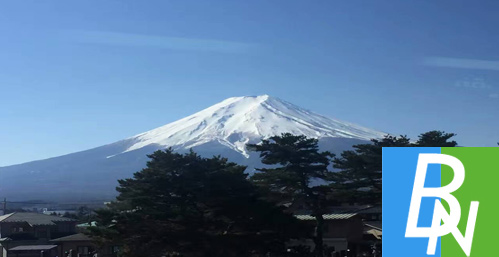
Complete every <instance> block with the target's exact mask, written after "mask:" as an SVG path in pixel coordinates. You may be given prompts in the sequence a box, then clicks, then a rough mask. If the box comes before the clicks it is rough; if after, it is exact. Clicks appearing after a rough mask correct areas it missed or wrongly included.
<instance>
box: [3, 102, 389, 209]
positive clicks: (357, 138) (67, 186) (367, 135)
mask: <svg viewBox="0 0 499 257" xmlns="http://www.w3.org/2000/svg"><path fill="white" fill-rule="evenodd" d="M285 132H289V133H292V134H303V135H305V136H307V137H314V138H318V139H319V145H320V147H321V149H322V150H328V151H331V152H333V153H337V154H338V153H341V151H343V150H349V149H351V146H352V145H354V144H359V143H366V142H369V141H368V140H369V139H371V138H380V137H382V136H383V135H385V133H383V132H379V131H376V130H372V129H368V128H365V127H362V126H359V125H356V124H352V123H349V122H345V121H340V120H337V119H332V118H328V117H325V116H322V115H320V114H316V113H314V112H311V111H309V110H306V109H303V108H301V107H298V106H296V105H293V104H291V103H288V102H286V101H283V100H280V99H278V98H273V97H270V96H268V95H262V96H246V97H232V98H228V99H226V100H224V101H222V102H219V103H217V104H215V105H212V106H210V107H208V108H206V109H204V110H201V111H199V112H196V113H194V114H192V115H189V116H187V117H185V118H182V119H179V120H177V121H174V122H171V123H168V124H166V125H164V126H161V127H158V128H155V129H152V130H149V131H146V132H143V133H140V134H137V135H135V136H132V137H128V138H125V139H123V140H119V141H117V142H114V143H111V144H106V145H103V146H99V147H95V148H92V149H88V150H84V151H79V152H75V153H70V154H66V155H62V156H57V157H52V158H48V159H44V160H36V161H32V162H27V163H21V164H16V165H11V166H6V167H0V195H2V196H4V197H9V199H20V200H27V199H42V200H54V199H60V198H64V199H66V198H67V199H66V200H84V199H96V198H99V199H100V198H102V197H105V198H108V199H112V198H113V197H114V196H115V195H116V192H115V190H114V188H115V186H117V180H118V179H123V178H126V177H130V176H132V174H133V172H136V171H138V170H140V169H142V168H143V167H144V166H145V164H146V162H147V160H148V158H147V154H150V153H152V152H154V151H156V150H161V149H165V148H168V147H172V148H173V149H174V150H175V151H178V152H187V151H189V149H191V148H192V149H193V150H194V151H196V152H198V153H199V154H201V155H202V156H205V157H211V156H213V155H222V156H224V157H227V158H229V160H230V161H234V162H237V163H239V164H242V165H246V166H248V167H249V169H250V170H248V172H250V173H251V169H254V167H257V166H258V165H260V159H259V156H258V155H257V154H256V153H252V152H248V151H247V150H246V148H245V146H246V144H247V143H257V142H259V141H261V140H262V139H263V138H268V137H270V136H273V135H280V134H281V133H285ZM35 196H36V197H35Z"/></svg>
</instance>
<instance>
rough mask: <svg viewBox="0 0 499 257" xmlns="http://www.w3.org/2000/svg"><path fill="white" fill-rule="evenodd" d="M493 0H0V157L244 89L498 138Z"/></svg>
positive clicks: (415, 130)
mask: <svg viewBox="0 0 499 257" xmlns="http://www.w3.org/2000/svg"><path fill="white" fill-rule="evenodd" d="M497 10H499V2H498V1H480V3H478V2H474V1H459V0H458V1H456V0H452V1H450V0H443V1H383V0H378V1H319V0H318V1H290V0H282V1H278V0H274V1H268V0H252V1H233V0H227V1H225V0H217V1H186V0H178V1H166V0H161V1H131V0H129V1H127V0H119V1H112V0H106V1H99V0H96V1H92V0H86V1H38V0H36V1H35V0H33V1H28V0H23V1H7V2H4V3H3V4H2V7H1V9H0V33H1V34H0V35H1V38H0V166H3V165H10V164H15V163H21V162H26V161H30V160H35V159H43V158H47V157H52V156H58V155H62V154H66V153H70V152H75V151H79V150H85V149H88V148H91V147H96V146H100V145H103V144H107V143H111V142H114V141H117V140H120V139H123V138H126V137H129V136H132V135H135V134H138V133H140V132H144V131H146V130H149V129H152V128H155V127H158V126H161V125H164V124H167V123H169V122H172V121H174V120H177V119H179V118H182V117H184V116H186V115H189V114H192V113H194V112H196V111H198V110H201V109H203V108H205V107H208V106H210V105H212V104H214V103H217V102H219V101H221V100H223V99H225V98H228V97H232V96H242V95H261V94H269V95H272V96H275V97H279V98H281V99H284V100H287V101H289V102H292V103H294V104H297V105H299V106H301V107H304V108H307V109H310V110H312V111H315V112H318V113H320V114H323V115H326V116H330V117H335V118H339V119H343V120H347V121H350V122H354V123H358V124H360V125H364V126H366V127H370V128H374V129H378V130H382V131H386V132H390V133H394V134H407V135H409V136H411V137H416V136H417V135H418V134H419V133H422V132H425V131H428V130H433V129H439V130H445V131H449V132H455V133H457V134H458V137H457V140H458V142H459V143H460V144H461V145H467V146H495V142H497V141H499V129H498V128H499V119H498V116H497V114H498V110H499V48H498V47H497V46H498V45H499V34H498V33H497V28H498V27H499V16H498V15H497Z"/></svg>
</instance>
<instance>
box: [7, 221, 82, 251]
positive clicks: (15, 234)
mask: <svg viewBox="0 0 499 257" xmlns="http://www.w3.org/2000/svg"><path fill="white" fill-rule="evenodd" d="M76 223H77V221H76V220H73V219H69V218H64V217H59V216H52V215H45V214H40V213H31V212H14V213H10V214H6V215H3V216H0V257H10V256H19V257H21V256H22V257H30V256H36V257H40V256H55V255H51V252H52V251H53V250H54V249H53V246H54V244H52V243H50V240H51V239H53V238H57V237H61V236H66V235H71V234H74V233H76V228H75V226H76ZM47 247H48V248H47ZM55 247H57V246H55ZM42 251H43V255H42Z"/></svg>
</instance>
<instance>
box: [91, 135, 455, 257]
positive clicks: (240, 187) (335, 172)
mask: <svg viewBox="0 0 499 257" xmlns="http://www.w3.org/2000/svg"><path fill="white" fill-rule="evenodd" d="M453 136H454V134H452V133H444V132H441V131H431V132H427V133H424V134H422V135H420V136H419V139H418V140H417V141H416V142H411V140H410V139H409V138H407V137H406V136H400V137H393V136H386V137H385V138H383V139H381V140H372V143H371V144H361V145H356V146H354V149H353V150H351V151H345V152H343V153H342V154H341V156H337V157H336V156H334V155H333V154H332V153H330V152H321V151H320V150H319V148H318V141H317V139H312V138H306V137H305V136H296V135H291V134H283V135H281V136H275V137H272V138H269V139H267V140H263V141H262V142H261V143H260V144H250V145H248V149H250V150H252V151H256V152H258V153H259V154H260V157H261V160H262V163H263V164H264V165H265V168H260V169H258V171H259V172H257V173H256V174H254V175H253V176H251V177H248V175H247V174H246V173H245V169H246V167H244V166H241V165H238V164H236V163H232V162H229V161H228V160H227V159H225V158H222V157H220V156H218V157H213V158H203V157H201V156H199V155H198V154H196V153H194V152H192V151H191V152H190V153H187V154H179V153H175V152H173V151H172V150H171V149H169V150H166V151H157V152H155V153H153V154H152V155H149V158H150V159H151V160H150V161H149V162H148V163H147V167H146V168H145V169H143V170H141V171H139V172H137V173H135V174H134V176H133V178H130V179H125V180H120V181H119V187H118V188H117V190H118V192H119V196H118V197H117V200H116V201H115V202H113V203H112V204H111V205H110V207H109V208H108V209H103V210H99V211H97V219H98V224H99V226H97V227H93V228H91V230H90V234H91V236H92V237H93V238H94V239H96V241H97V242H98V243H100V244H102V245H109V244H112V245H114V244H120V245H123V246H124V247H123V255H124V256H135V257H141V256H192V257H195V256H268V254H269V253H272V254H273V255H272V256H292V255H293V254H299V253H293V252H289V251H288V250H287V249H286V247H285V243H286V242H287V241H289V240H290V239H292V238H312V239H313V240H314V243H315V248H314V256H321V257H322V256H323V255H324V249H323V227H324V220H323V219H322V215H323V214H325V213H326V211H327V207H328V206H330V204H331V202H332V201H336V202H338V201H355V202H357V203H369V204H380V203H381V185H382V180H381V154H382V147H401V146H406V147H410V146H415V147H418V146H456V145H457V143H456V142H455V141H450V139H451V138H452V137H453ZM297 202H300V203H305V204H306V207H307V209H309V210H310V211H311V213H312V215H313V216H314V217H315V218H316V224H315V226H314V227H309V226H308V225H307V224H304V223H301V222H299V221H298V220H297V219H295V218H294V217H293V215H292V213H291V211H290V210H289V209H287V208H289V206H293V203H297ZM296 256H305V255H304V254H303V253H301V254H300V255H296Z"/></svg>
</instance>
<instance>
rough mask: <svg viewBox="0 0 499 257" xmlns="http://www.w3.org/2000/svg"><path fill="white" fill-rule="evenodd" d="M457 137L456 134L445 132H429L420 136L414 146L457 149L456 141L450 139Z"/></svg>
mask: <svg viewBox="0 0 499 257" xmlns="http://www.w3.org/2000/svg"><path fill="white" fill-rule="evenodd" d="M454 136H456V134H454V133H445V132H444V131H437V130H433V131H429V132H426V133H423V134H421V135H419V139H418V141H417V142H416V143H415V144H414V146H419V147H455V146H457V142H456V141H449V139H450V138H452V137H454Z"/></svg>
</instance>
